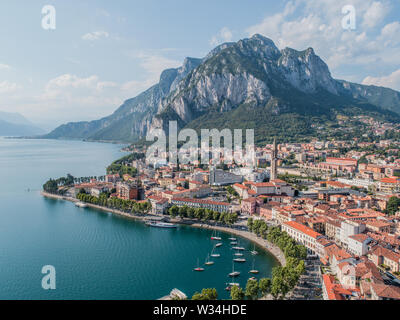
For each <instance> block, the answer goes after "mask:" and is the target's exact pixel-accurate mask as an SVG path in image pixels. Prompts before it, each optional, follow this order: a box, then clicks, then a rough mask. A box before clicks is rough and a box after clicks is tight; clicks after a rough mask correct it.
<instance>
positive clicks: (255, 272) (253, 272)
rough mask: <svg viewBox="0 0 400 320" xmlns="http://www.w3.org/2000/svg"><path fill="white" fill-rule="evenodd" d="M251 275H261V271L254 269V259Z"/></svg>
mask: <svg viewBox="0 0 400 320" xmlns="http://www.w3.org/2000/svg"><path fill="white" fill-rule="evenodd" d="M249 273H252V274H258V273H259V271H258V270H256V269H255V268H254V259H253V266H252V269H251V270H250V271H249Z"/></svg>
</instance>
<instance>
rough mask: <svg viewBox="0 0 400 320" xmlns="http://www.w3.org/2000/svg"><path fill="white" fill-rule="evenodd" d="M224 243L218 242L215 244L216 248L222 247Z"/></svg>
mask: <svg viewBox="0 0 400 320" xmlns="http://www.w3.org/2000/svg"><path fill="white" fill-rule="evenodd" d="M222 244H223V243H222V242H219V243H217V244H216V245H215V247H216V248H218V247H221V246H222Z"/></svg>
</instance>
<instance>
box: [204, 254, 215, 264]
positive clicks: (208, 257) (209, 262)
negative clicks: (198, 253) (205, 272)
mask: <svg viewBox="0 0 400 320" xmlns="http://www.w3.org/2000/svg"><path fill="white" fill-rule="evenodd" d="M204 264H205V265H206V266H212V265H213V264H214V261H211V260H210V256H209V255H207V259H206V262H205V263H204Z"/></svg>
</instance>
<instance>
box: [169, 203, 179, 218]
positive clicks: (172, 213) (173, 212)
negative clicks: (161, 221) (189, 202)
mask: <svg viewBox="0 0 400 320" xmlns="http://www.w3.org/2000/svg"><path fill="white" fill-rule="evenodd" d="M168 213H169V215H170V216H171V217H172V218H175V217H176V216H177V215H178V213H179V208H178V207H177V206H172V207H171V208H169V210H168Z"/></svg>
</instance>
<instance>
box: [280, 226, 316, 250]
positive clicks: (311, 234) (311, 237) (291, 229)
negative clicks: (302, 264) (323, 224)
mask: <svg viewBox="0 0 400 320" xmlns="http://www.w3.org/2000/svg"><path fill="white" fill-rule="evenodd" d="M282 230H283V231H285V232H287V233H288V234H289V236H291V237H292V238H293V239H295V240H296V241H297V242H298V243H301V244H302V245H304V246H305V247H306V248H307V249H308V251H309V252H310V253H312V254H318V252H317V249H318V248H317V240H318V239H319V238H322V237H323V236H322V234H320V233H318V232H315V231H314V230H313V229H311V228H309V227H307V226H305V225H303V224H300V223H298V222H295V221H288V222H284V223H283V224H282Z"/></svg>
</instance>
